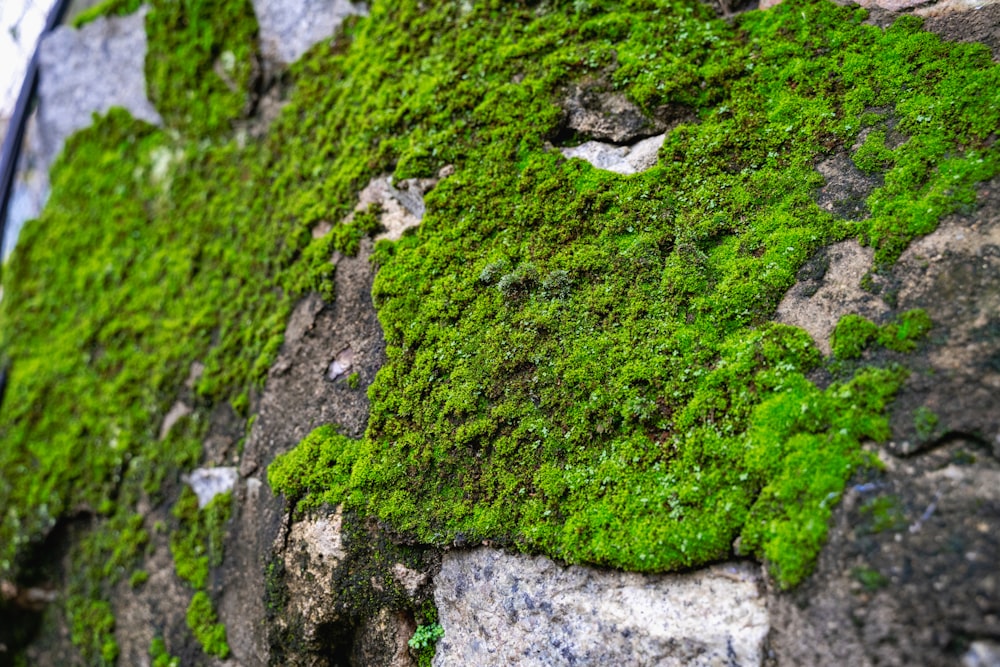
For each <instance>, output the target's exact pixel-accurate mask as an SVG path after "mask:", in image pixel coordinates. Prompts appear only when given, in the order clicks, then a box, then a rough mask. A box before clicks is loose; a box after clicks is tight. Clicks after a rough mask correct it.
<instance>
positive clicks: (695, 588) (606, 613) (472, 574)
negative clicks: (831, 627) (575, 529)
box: [434, 548, 769, 667]
mask: <svg viewBox="0 0 1000 667" xmlns="http://www.w3.org/2000/svg"><path fill="white" fill-rule="evenodd" d="M436 584H437V592H436V593H435V596H434V597H435V601H436V603H437V607H438V611H439V613H440V617H441V625H442V627H443V628H444V638H443V639H441V641H440V642H439V643H438V646H437V655H436V656H435V658H434V665H435V667H449V666H451V665H463V666H464V665H501V664H502V665H512V664H517V665H522V666H527V665H615V664H623V662H622V661H623V660H625V659H626V658H625V656H628V658H627V660H628V663H629V664H632V665H678V666H680V665H684V666H686V667H696V666H708V665H732V666H734V667H735V666H748V665H759V664H761V663H762V660H763V657H764V640H765V638H766V637H767V634H768V629H769V624H768V615H767V610H766V608H765V599H764V596H763V593H762V586H761V570H760V568H759V566H756V565H753V564H750V563H725V564H720V565H714V566H712V567H709V568H705V569H703V570H699V571H697V572H692V573H689V574H670V575H641V574H635V573H625V572H614V571H608V570H600V569H596V568H591V567H579V566H572V567H562V566H560V565H557V564H556V563H555V562H553V561H552V560H550V559H548V558H545V557H542V556H538V557H530V556H522V555H512V554H508V553H505V552H503V551H498V550H495V549H489V548H480V549H474V550H471V551H453V552H450V553H447V554H445V557H444V561H443V563H442V567H441V573H440V575H439V576H438V577H437V579H436Z"/></svg>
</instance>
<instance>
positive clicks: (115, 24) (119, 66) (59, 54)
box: [38, 8, 163, 165]
mask: <svg viewBox="0 0 1000 667" xmlns="http://www.w3.org/2000/svg"><path fill="white" fill-rule="evenodd" d="M146 11H147V10H146V8H142V9H140V10H139V11H138V12H136V13H134V14H131V15H129V16H123V17H114V18H99V19H97V20H96V21H93V22H91V23H88V24H87V25H85V26H84V27H82V28H80V29H79V30H75V29H73V28H70V27H68V26H62V27H59V28H57V29H55V30H54V31H52V32H51V33H49V34H48V35H46V36H45V37H44V38H43V39H42V43H41V46H40V48H39V63H40V67H41V74H40V78H39V86H38V98H39V102H38V109H39V117H38V126H39V135H40V139H41V148H42V156H43V160H44V162H45V164H46V165H50V164H51V163H52V161H53V160H54V159H55V157H56V156H57V155H58V154H59V152H60V151H62V147H63V143H64V142H65V141H66V138H67V137H69V135H71V134H73V133H74V132H76V131H77V130H81V129H83V128H85V127H87V126H89V125H90V124H91V122H92V121H93V118H92V116H93V114H94V113H106V112H107V111H108V109H110V108H111V107H124V108H125V109H127V110H128V111H129V113H131V114H132V115H133V116H135V117H136V118H139V119H141V120H145V121H147V122H149V123H153V124H155V125H160V124H162V122H163V121H162V119H161V118H160V114H159V113H157V111H156V109H155V108H153V105H152V104H151V103H150V102H149V99H148V98H147V97H146V77H145V73H144V68H145V60H146V29H145V19H146Z"/></svg>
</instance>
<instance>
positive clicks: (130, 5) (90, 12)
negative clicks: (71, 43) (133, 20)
mask: <svg viewBox="0 0 1000 667" xmlns="http://www.w3.org/2000/svg"><path fill="white" fill-rule="evenodd" d="M141 6H142V0H103V2H99V3H97V4H96V5H94V6H93V7H90V8H88V9H85V10H83V11H82V12H80V13H79V14H77V15H76V16H74V17H73V21H72V25H73V27H74V28H82V27H83V26H85V25H87V24H88V23H90V22H92V21H95V20H97V19H99V18H101V17H102V16H127V15H128V14H134V13H135V12H136V11H138V10H139V7H141Z"/></svg>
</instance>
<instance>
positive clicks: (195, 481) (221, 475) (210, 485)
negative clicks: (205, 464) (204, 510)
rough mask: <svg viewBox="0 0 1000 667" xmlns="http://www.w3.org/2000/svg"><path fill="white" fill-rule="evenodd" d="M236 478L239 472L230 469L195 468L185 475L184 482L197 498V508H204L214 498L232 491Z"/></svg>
mask: <svg viewBox="0 0 1000 667" xmlns="http://www.w3.org/2000/svg"><path fill="white" fill-rule="evenodd" d="M238 477H239V472H238V471H237V469H236V468H232V467H218V468H197V469H195V470H193V471H191V474H190V475H185V477H184V481H185V482H187V484H188V486H190V487H191V490H192V491H194V493H195V495H196V496H198V507H205V505H208V504H209V503H210V502H212V499H213V498H215V497H216V496H218V495H220V494H223V493H229V492H230V491H232V490H233V487H234V486H235V485H236V480H237V478H238Z"/></svg>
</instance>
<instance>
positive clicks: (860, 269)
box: [774, 239, 889, 354]
mask: <svg viewBox="0 0 1000 667" xmlns="http://www.w3.org/2000/svg"><path fill="white" fill-rule="evenodd" d="M874 254H875V253H874V251H873V250H872V249H871V248H865V247H862V246H861V245H860V244H859V243H858V242H857V241H855V240H853V239H851V240H849V241H842V242H840V243H836V244H834V245H832V246H830V247H828V248H824V249H823V250H822V251H820V252H819V253H818V254H817V256H816V257H814V258H813V259H812V260H810V262H809V263H808V264H807V265H806V267H805V269H804V271H803V272H801V273H800V282H799V283H798V284H796V285H795V286H794V287H793V288H792V289H790V290H789V291H788V292H787V293H786V294H785V297H784V298H783V299H782V300H781V303H779V304H778V311H777V312H776V313H775V316H774V319H775V320H777V321H778V322H782V323H784V324H791V325H793V326H797V327H801V328H803V329H805V330H806V331H808V332H809V334H810V335H811V336H812V337H813V340H814V341H816V345H817V346H818V347H819V349H820V350H821V351H822V352H823V354H830V334H831V333H832V332H833V328H834V327H835V326H837V321H838V320H840V318H841V317H842V316H844V315H847V314H852V313H853V314H859V315H864V316H866V317H868V318H869V319H873V320H878V319H879V318H880V317H881V316H883V315H884V314H886V313H888V312H889V307H888V306H887V305H886V304H885V302H883V301H882V300H881V299H880V298H878V297H877V296H875V295H874V294H872V293H870V292H866V291H865V290H863V289H861V279H862V278H863V277H864V275H865V274H866V273H867V272H868V271H869V270H871V267H872V258H873V256H874ZM803 274H804V275H803Z"/></svg>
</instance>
